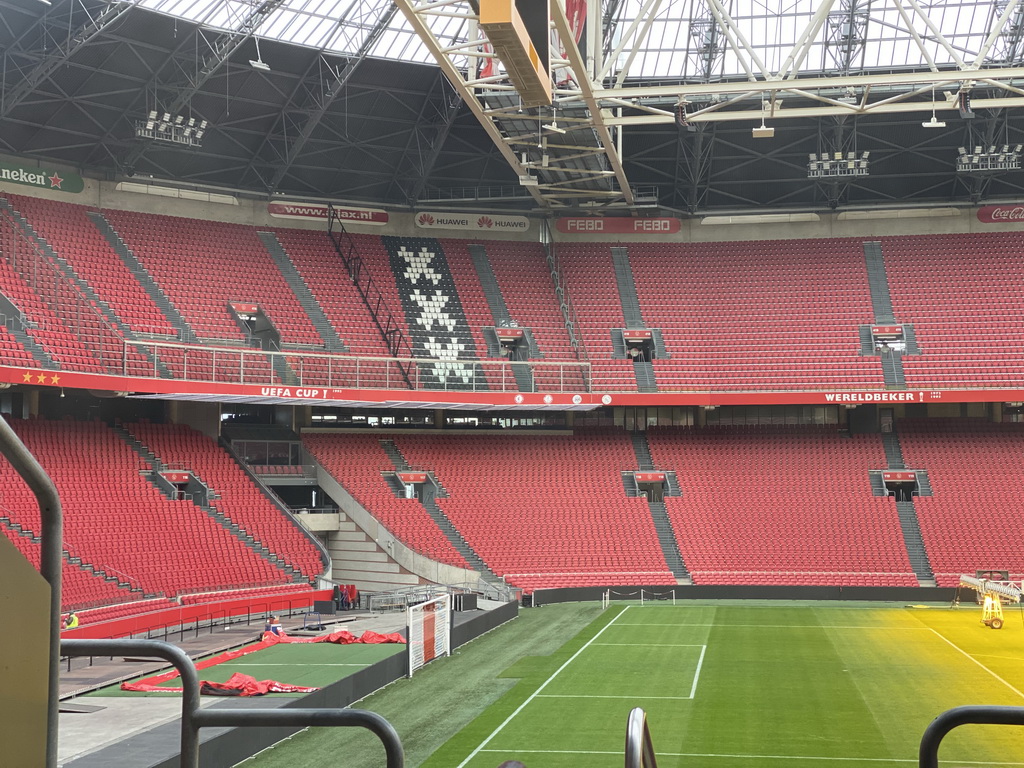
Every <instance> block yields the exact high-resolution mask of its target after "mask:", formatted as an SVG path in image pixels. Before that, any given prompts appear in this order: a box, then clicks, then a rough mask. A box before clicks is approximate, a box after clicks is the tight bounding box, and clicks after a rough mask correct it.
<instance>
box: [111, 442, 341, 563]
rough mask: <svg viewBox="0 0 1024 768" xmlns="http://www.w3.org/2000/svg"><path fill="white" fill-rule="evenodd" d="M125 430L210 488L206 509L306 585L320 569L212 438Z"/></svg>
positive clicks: (298, 534) (292, 526) (307, 545)
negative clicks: (288, 569)
mask: <svg viewBox="0 0 1024 768" xmlns="http://www.w3.org/2000/svg"><path fill="white" fill-rule="evenodd" d="M124 428H125V430H126V431H127V432H128V433H129V434H130V435H131V436H132V437H134V438H135V439H137V440H138V441H139V442H140V443H142V444H143V445H144V446H145V448H147V449H149V450H150V451H152V452H153V453H154V454H155V455H156V456H157V458H158V459H159V460H160V462H161V464H162V465H163V466H164V467H166V468H169V469H176V470H187V471H189V472H191V473H193V475H194V476H195V477H196V478H197V479H198V480H200V481H201V482H202V483H203V484H204V485H206V486H207V488H209V490H210V492H211V498H210V501H209V505H210V507H211V508H212V509H213V510H214V511H215V512H216V513H219V514H221V515H223V516H224V518H226V521H227V522H228V523H233V524H235V525H238V526H239V527H240V528H241V529H242V532H243V533H247V534H248V535H250V536H251V537H252V538H253V539H255V542H256V543H255V546H256V547H264V548H265V549H267V550H269V553H270V554H269V555H268V557H269V558H272V559H273V561H274V562H277V563H278V564H279V565H286V566H291V568H293V569H294V571H295V576H296V577H301V578H302V579H304V580H306V581H307V582H309V581H310V580H311V579H313V578H315V577H316V576H318V575H320V574H321V573H323V571H324V565H325V564H324V562H323V561H322V560H321V557H320V551H319V550H318V549H317V548H316V546H315V545H313V543H312V542H311V541H310V540H309V538H308V537H307V536H306V535H305V534H304V533H303V532H302V531H301V530H300V529H299V528H298V526H297V524H296V523H294V522H293V521H291V520H289V519H288V518H287V517H286V516H285V514H284V513H283V512H282V510H281V509H280V508H278V507H277V506H276V505H275V504H274V503H273V502H271V501H270V499H269V498H268V497H267V496H265V495H264V494H263V493H262V492H261V491H260V489H259V487H258V486H257V485H256V484H255V483H254V482H253V480H251V479H250V478H249V476H248V475H246V474H245V472H244V471H243V470H242V468H241V467H240V466H239V465H238V464H237V463H236V462H235V461H234V460H233V459H232V458H231V456H229V455H228V454H227V453H225V451H224V450H223V449H222V448H221V447H220V446H218V445H217V443H216V442H215V441H214V440H212V439H211V438H209V437H207V436H206V435H203V434H202V433H200V432H197V431H195V430H194V429H191V428H190V427H186V426H184V425H177V424H148V423H138V424H126V425H124Z"/></svg>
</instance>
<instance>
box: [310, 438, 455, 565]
mask: <svg viewBox="0 0 1024 768" xmlns="http://www.w3.org/2000/svg"><path fill="white" fill-rule="evenodd" d="M302 442H303V445H305V447H306V450H308V451H309V453H310V454H311V455H312V456H313V458H315V459H316V460H317V461H318V462H320V464H321V465H322V466H323V467H324V469H326V470H327V471H328V472H329V473H330V474H331V475H332V476H333V477H334V478H335V479H336V480H337V481H338V482H339V483H341V485H342V486H343V487H344V488H345V490H346V491H348V493H349V494H351V495H352V497H353V498H354V499H355V500H356V501H357V502H358V503H359V504H361V505H362V506H363V507H364V508H365V509H367V510H368V511H369V512H370V513H371V514H372V515H373V516H374V517H375V518H376V519H377V520H378V521H379V522H380V523H381V524H382V525H383V526H384V527H385V528H387V529H388V530H389V531H391V533H392V534H393V535H394V536H395V538H397V539H398V540H399V541H401V542H402V543H403V544H405V545H406V546H408V547H409V548H410V549H413V550H415V551H416V552H419V553H421V554H424V555H426V556H428V557H430V558H432V559H434V560H437V561H438V562H441V563H446V564H447V565H454V566H457V567H459V568H469V567H470V566H469V563H467V562H466V559H465V558H464V557H463V556H462V555H461V554H460V553H459V551H458V550H457V549H455V547H454V545H453V544H452V543H451V542H450V541H449V540H448V539H447V538H446V537H445V535H444V533H443V532H442V531H441V529H440V528H439V527H438V525H437V523H436V522H434V520H433V519H432V518H431V517H430V515H429V513H428V512H427V510H426V509H424V507H423V505H422V504H420V502H419V501H417V500H416V499H407V498H404V497H399V496H397V495H396V492H395V490H393V489H392V487H391V486H390V485H389V484H388V482H387V480H386V479H385V473H388V472H394V471H395V465H394V464H393V463H392V461H391V459H390V458H389V457H388V455H387V453H385V451H384V448H383V447H382V445H381V439H380V438H379V437H378V436H377V435H367V434H352V435H332V434H304V435H303V436H302Z"/></svg>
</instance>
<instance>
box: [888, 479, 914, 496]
mask: <svg viewBox="0 0 1024 768" xmlns="http://www.w3.org/2000/svg"><path fill="white" fill-rule="evenodd" d="M885 489H886V490H887V491H888V492H889V495H890V496H892V497H894V498H895V500H896V501H913V500H914V497H915V496H917V495H918V493H917V491H918V488H917V480H906V481H894V482H888V481H887V482H886V484H885Z"/></svg>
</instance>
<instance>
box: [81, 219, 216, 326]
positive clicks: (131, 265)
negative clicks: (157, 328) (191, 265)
mask: <svg viewBox="0 0 1024 768" xmlns="http://www.w3.org/2000/svg"><path fill="white" fill-rule="evenodd" d="M89 218H90V219H92V222H93V224H95V225H96V229H98V230H99V232H100V234H101V235H103V237H104V238H106V240H107V242H108V243H110V247H111V248H113V249H114V252H115V253H116V254H117V255H118V256H119V257H120V259H121V261H122V262H124V265H125V267H127V268H128V271H129V272H131V273H132V274H133V275H134V276H135V279H136V280H138V281H139V285H141V286H142V288H143V290H144V291H145V292H146V293H147V294H148V295H149V298H151V299H152V300H153V303H154V304H155V305H156V306H157V307H159V309H160V311H161V312H162V313H163V316H164V318H165V319H166V320H167V322H169V323H170V324H171V326H172V327H173V328H174V329H175V330H176V331H177V334H178V339H179V340H180V341H183V342H186V343H190V342H195V341H196V333H195V331H193V330H192V327H191V326H190V325H189V324H188V322H187V321H186V320H185V318H184V317H182V315H181V313H180V312H179V311H178V310H177V308H176V307H175V306H174V305H173V304H172V303H171V300H170V299H168V298H167V294H166V293H164V292H163V290H162V289H161V288H160V286H159V285H157V284H156V281H155V280H154V279H153V276H152V275H151V274H150V273H149V271H148V270H147V269H146V268H145V267H144V266H142V263H141V262H140V261H139V260H138V259H137V258H135V254H134V253H132V251H131V249H130V248H129V247H128V246H127V245H126V244H125V242H124V240H122V239H121V236H120V235H118V234H117V232H115V231H114V228H113V227H112V226H111V225H110V222H109V221H107V219H106V217H105V216H104V215H103V214H102V213H100V212H99V211H90V212H89Z"/></svg>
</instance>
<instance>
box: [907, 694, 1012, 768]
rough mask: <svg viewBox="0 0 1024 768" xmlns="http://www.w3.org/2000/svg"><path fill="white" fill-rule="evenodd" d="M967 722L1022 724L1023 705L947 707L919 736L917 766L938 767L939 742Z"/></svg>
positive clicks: (921, 767)
mask: <svg viewBox="0 0 1024 768" xmlns="http://www.w3.org/2000/svg"><path fill="white" fill-rule="evenodd" d="M968 724H986V725H1024V707H994V706H971V707H955V708H953V709H947V710H946V711H945V712H943V713H942V714H941V715H939V716H938V717H936V718H935V719H934V720H932V721H931V723H929V724H928V727H927V728H925V729H924V735H923V736H921V749H920V751H919V753H918V766H919V768H939V744H940V743H941V742H942V738H943V736H945V735H946V734H947V733H949V732H950V731H951V730H953V729H954V728H956V727H958V726H961V725H968Z"/></svg>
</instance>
